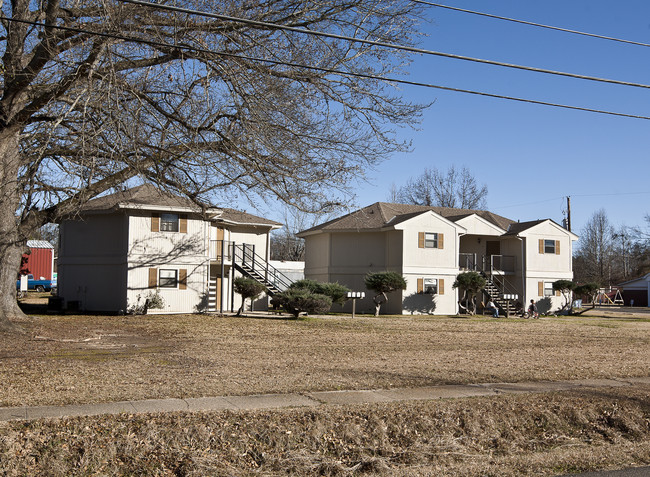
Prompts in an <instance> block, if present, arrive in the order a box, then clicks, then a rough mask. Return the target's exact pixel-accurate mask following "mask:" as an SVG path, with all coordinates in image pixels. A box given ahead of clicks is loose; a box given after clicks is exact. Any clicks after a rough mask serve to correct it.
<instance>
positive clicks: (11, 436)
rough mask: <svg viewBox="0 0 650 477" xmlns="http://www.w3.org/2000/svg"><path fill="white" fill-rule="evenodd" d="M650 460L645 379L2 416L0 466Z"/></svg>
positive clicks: (352, 468) (148, 468) (543, 467)
mask: <svg viewBox="0 0 650 477" xmlns="http://www.w3.org/2000/svg"><path fill="white" fill-rule="evenodd" d="M649 463H650V387H649V386H645V387H643V386H639V387H636V388H625V389H621V388H617V389H608V390H605V391H603V390H596V389H594V390H583V391H582V392H580V393H577V392H567V393H557V394H556V393H549V394H538V395H510V396H502V397H486V398H471V399H462V400H450V401H430V402H411V403H389V404H372V405H357V406H341V407H336V406H329V407H320V408H317V409H288V410H280V411H246V412H244V411H241V412H232V411H227V412H209V413H207V412H206V413H194V414H191V413H169V414H154V415H129V414H124V415H121V416H104V417H99V418H71V419H58V420H51V421H34V422H26V423H20V422H11V423H2V424H0V474H2V475H9V476H12V475H71V476H72V475H184V476H203V475H238V476H239V475H330V476H348V475H362V474H366V475H368V474H373V475H376V474H380V475H391V476H392V475H397V476H447V475H448V476H468V477H469V476H477V477H478V476H482V477H488V476H506V477H508V476H519V475H539V476H542V475H558V474H560V473H564V472H570V471H583V470H590V469H597V468H603V467H610V468H616V467H625V466H632V465H647V464H649Z"/></svg>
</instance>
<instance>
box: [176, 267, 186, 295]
mask: <svg viewBox="0 0 650 477" xmlns="http://www.w3.org/2000/svg"><path fill="white" fill-rule="evenodd" d="M178 289H179V290H187V270H186V269H185V268H181V269H180V270H178Z"/></svg>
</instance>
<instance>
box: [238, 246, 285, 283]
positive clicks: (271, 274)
mask: <svg viewBox="0 0 650 477" xmlns="http://www.w3.org/2000/svg"><path fill="white" fill-rule="evenodd" d="M232 248H233V253H232V256H233V264H234V265H235V266H238V267H241V269H242V270H243V271H244V272H245V273H247V274H249V276H250V277H251V278H253V279H255V280H257V281H260V279H259V278H258V276H259V277H262V279H263V281H260V282H261V283H263V284H264V285H266V286H267V287H273V288H275V289H277V290H279V291H285V290H286V289H287V288H289V286H290V285H291V283H293V282H292V281H291V279H289V278H288V277H287V276H286V275H285V274H283V273H282V272H281V271H280V270H278V269H277V268H275V267H274V266H273V265H271V264H270V263H268V262H267V261H266V259H265V258H263V257H260V256H259V255H258V254H256V253H255V245H252V244H247V243H243V244H235V243H233V244H232ZM251 272H253V274H251ZM254 274H255V275H258V276H255V275H254Z"/></svg>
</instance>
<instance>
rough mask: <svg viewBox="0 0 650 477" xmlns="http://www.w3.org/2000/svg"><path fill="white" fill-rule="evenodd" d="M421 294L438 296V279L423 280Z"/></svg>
mask: <svg viewBox="0 0 650 477" xmlns="http://www.w3.org/2000/svg"><path fill="white" fill-rule="evenodd" d="M422 292H423V293H425V294H427V295H437V294H438V279H437V278H423V280H422Z"/></svg>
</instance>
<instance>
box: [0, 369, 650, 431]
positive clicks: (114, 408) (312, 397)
mask: <svg viewBox="0 0 650 477" xmlns="http://www.w3.org/2000/svg"><path fill="white" fill-rule="evenodd" d="M635 384H650V377H645V378H625V379H584V380H576V381H541V382H527V383H485V384H468V385H443V386H427V387H420V388H393V389H375V390H361V391H317V392H306V393H290V394H261V395H253V396H218V397H201V398H187V399H147V400H144V401H121V402H108V403H99V404H73V405H68V406H34V407H27V406H25V407H4V408H0V421H11V420H29V419H43V418H61V417H70V416H96V415H101V414H121V413H129V414H132V413H154V412H172V411H221V410H225V409H230V410H246V409H280V408H295V407H318V406H322V405H340V404H364V403H375V402H394V401H417V400H431V399H453V398H466V397H473V396H497V395H500V394H520V393H543V392H549V391H569V390H575V389H580V388H608V387H624V386H633V385H635Z"/></svg>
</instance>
